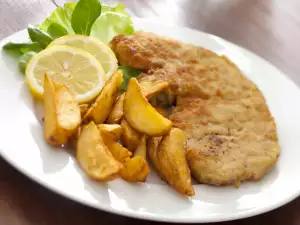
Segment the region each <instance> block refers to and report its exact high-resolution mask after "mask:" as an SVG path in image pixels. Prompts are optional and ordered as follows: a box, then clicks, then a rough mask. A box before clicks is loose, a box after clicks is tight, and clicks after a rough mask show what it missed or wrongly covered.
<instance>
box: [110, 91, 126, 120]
mask: <svg viewBox="0 0 300 225" xmlns="http://www.w3.org/2000/svg"><path fill="white" fill-rule="evenodd" d="M124 97H125V93H123V94H122V95H120V96H119V97H118V99H117V102H116V104H115V105H114V108H113V110H112V111H111V113H110V114H109V116H108V119H107V123H109V124H119V123H120V122H121V120H122V118H123V115H124V111H123V103H124Z"/></svg>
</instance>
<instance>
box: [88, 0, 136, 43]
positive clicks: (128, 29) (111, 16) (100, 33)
mask: <svg viewBox="0 0 300 225" xmlns="http://www.w3.org/2000/svg"><path fill="white" fill-rule="evenodd" d="M132 33H134V28H133V24H132V21H131V18H130V16H129V15H128V14H127V13H126V12H125V5H124V4H121V3H118V4H117V5H116V6H114V7H111V6H108V5H104V4H102V12H101V15H100V16H99V17H98V19H97V20H96V21H95V23H94V24H93V26H92V29H91V34H90V35H91V36H93V37H96V38H98V39H100V40H101V41H102V42H104V43H109V42H110V41H111V39H112V38H113V37H114V36H116V35H118V34H125V35H129V34H132Z"/></svg>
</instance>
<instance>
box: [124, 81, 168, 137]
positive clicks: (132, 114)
mask: <svg viewBox="0 0 300 225" xmlns="http://www.w3.org/2000/svg"><path fill="white" fill-rule="evenodd" d="M124 116H125V118H126V120H127V121H128V123H129V124H130V126H131V127H133V128H134V129H136V130H137V131H139V132H141V133H144V134H147V135H149V136H162V135H164V134H166V133H168V132H169V131H170V129H171V127H172V122H171V121H170V120H168V119H166V118H165V117H163V116H162V115H161V114H159V113H158V112H157V111H156V110H155V108H153V106H151V104H150V103H149V102H148V100H147V99H146V98H145V97H144V96H143V94H142V91H141V88H140V86H139V83H138V81H137V79H135V78H131V79H130V80H129V83H128V86H127V90H126V93H125V97H124Z"/></svg>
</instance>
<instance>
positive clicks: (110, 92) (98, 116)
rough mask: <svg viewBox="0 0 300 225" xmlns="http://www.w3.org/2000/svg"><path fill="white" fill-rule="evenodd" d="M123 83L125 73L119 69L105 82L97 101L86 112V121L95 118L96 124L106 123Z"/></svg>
mask: <svg viewBox="0 0 300 225" xmlns="http://www.w3.org/2000/svg"><path fill="white" fill-rule="evenodd" d="M122 83H123V73H122V71H117V72H116V73H115V74H113V75H112V76H111V78H110V79H109V80H108V82H107V83H106V84H105V86H104V87H103V89H102V91H101V92H100V94H99V96H98V97H97V99H96V101H95V102H94V104H93V105H92V106H91V107H90V108H89V110H88V111H87V113H86V114H85V116H84V118H83V120H84V122H88V121H90V120H94V121H95V123H96V124H100V123H104V121H105V120H106V119H107V117H108V115H109V113H110V112H111V110H112V108H113V105H114V103H115V100H116V97H117V94H118V92H119V90H120V87H121V85H122Z"/></svg>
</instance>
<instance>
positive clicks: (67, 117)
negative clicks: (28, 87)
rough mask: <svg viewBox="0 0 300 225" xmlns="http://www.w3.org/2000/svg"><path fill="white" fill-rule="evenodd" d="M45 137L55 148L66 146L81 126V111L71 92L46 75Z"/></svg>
mask: <svg viewBox="0 0 300 225" xmlns="http://www.w3.org/2000/svg"><path fill="white" fill-rule="evenodd" d="M44 90H45V94H44V108H45V116H44V136H45V139H46V141H47V142H48V143H49V144H50V145H53V146H60V145H63V144H66V143H67V142H68V139H69V138H70V137H71V136H72V135H73V134H74V133H75V132H76V129H77V127H78V126H79V125H80V122H81V117H80V109H79V106H78V104H77V102H76V100H75V97H74V96H73V95H72V94H71V92H69V90H68V89H67V88H66V87H65V86H63V85H59V84H55V83H53V82H52V80H51V79H50V78H49V77H48V76H47V75H46V76H45V82H44Z"/></svg>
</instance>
